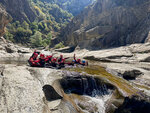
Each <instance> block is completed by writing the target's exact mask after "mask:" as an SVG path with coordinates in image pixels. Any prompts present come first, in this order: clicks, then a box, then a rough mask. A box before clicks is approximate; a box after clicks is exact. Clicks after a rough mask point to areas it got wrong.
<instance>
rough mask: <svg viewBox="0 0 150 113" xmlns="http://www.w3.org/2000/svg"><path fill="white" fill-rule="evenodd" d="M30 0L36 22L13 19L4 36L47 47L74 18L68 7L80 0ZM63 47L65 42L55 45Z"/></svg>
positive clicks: (11, 39)
mask: <svg viewBox="0 0 150 113" xmlns="http://www.w3.org/2000/svg"><path fill="white" fill-rule="evenodd" d="M28 1H29V3H30V5H31V6H33V9H34V11H35V12H36V15H37V18H36V19H35V21H34V22H30V21H28V20H26V21H23V22H19V21H13V22H12V23H11V24H9V25H8V26H7V32H6V34H5V35H4V37H5V38H6V39H7V40H10V41H13V42H15V43H21V44H25V45H32V46H33V47H39V46H44V47H46V46H48V45H50V43H51V38H52V37H53V36H55V35H56V34H58V32H59V31H60V29H61V28H63V27H65V26H66V25H67V24H68V23H69V22H70V21H71V19H72V18H73V15H72V14H71V13H72V12H71V11H69V10H68V8H69V7H70V6H71V5H73V4H72V3H75V4H74V5H76V4H77V2H75V1H78V2H79V0H28ZM81 1H83V0H81ZM85 1H86V2H87V1H91V0H85ZM80 3H82V2H80ZM73 7H74V6H73ZM78 7H79V6H77V7H76V8H75V10H77V9H78ZM70 12H71V13H70ZM51 33H52V34H53V36H52V34H51ZM61 47H64V45H63V43H59V44H57V45H56V46H55V48H61Z"/></svg>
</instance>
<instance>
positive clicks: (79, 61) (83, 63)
mask: <svg viewBox="0 0 150 113" xmlns="http://www.w3.org/2000/svg"><path fill="white" fill-rule="evenodd" d="M74 62H75V64H81V65H83V66H88V62H86V61H85V60H83V61H81V59H76V56H75V54H74Z"/></svg>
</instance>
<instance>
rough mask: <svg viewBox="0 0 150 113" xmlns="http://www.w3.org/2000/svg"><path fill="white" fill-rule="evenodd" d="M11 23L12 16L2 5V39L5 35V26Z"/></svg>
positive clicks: (0, 31)
mask: <svg viewBox="0 0 150 113" xmlns="http://www.w3.org/2000/svg"><path fill="white" fill-rule="evenodd" d="M10 21H11V17H10V15H9V14H8V13H7V12H6V11H5V10H4V8H2V6H1V5H0V37H1V36H3V34H4V33H5V26H6V25H7V24H8V23H9V22H10Z"/></svg>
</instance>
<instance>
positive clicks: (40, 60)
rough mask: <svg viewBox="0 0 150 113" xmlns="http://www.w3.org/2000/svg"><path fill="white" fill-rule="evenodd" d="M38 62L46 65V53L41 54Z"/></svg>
mask: <svg viewBox="0 0 150 113" xmlns="http://www.w3.org/2000/svg"><path fill="white" fill-rule="evenodd" d="M38 62H39V64H40V67H45V55H44V54H40V58H39V61H38Z"/></svg>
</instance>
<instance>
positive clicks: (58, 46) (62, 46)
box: [54, 42, 65, 49]
mask: <svg viewBox="0 0 150 113" xmlns="http://www.w3.org/2000/svg"><path fill="white" fill-rule="evenodd" d="M64 47H65V46H64V45H63V43H62V42H60V43H59V44H56V45H55V47H54V48H55V49H59V48H64Z"/></svg>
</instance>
